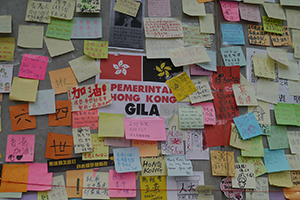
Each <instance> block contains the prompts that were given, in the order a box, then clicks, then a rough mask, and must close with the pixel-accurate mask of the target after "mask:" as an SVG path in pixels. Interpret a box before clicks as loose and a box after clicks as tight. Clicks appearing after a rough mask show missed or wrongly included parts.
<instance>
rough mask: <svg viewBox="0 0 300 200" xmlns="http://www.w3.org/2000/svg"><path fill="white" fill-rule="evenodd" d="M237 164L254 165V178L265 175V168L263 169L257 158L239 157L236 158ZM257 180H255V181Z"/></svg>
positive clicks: (260, 160) (260, 161) (259, 159)
mask: <svg viewBox="0 0 300 200" xmlns="http://www.w3.org/2000/svg"><path fill="white" fill-rule="evenodd" d="M237 160H238V162H239V163H251V164H254V173H255V177H258V176H261V175H263V174H265V173H267V168H266V167H265V165H264V163H263V161H262V159H261V158H259V157H256V158H255V157H244V156H239V157H237ZM256 180H257V179H256Z"/></svg>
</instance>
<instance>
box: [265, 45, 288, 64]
mask: <svg viewBox="0 0 300 200" xmlns="http://www.w3.org/2000/svg"><path fill="white" fill-rule="evenodd" d="M267 52H268V56H270V57H271V58H272V59H274V60H276V61H277V62H279V63H281V64H283V65H286V66H289V60H288V58H287V49H278V48H271V47H267Z"/></svg>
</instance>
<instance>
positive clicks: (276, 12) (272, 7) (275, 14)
mask: <svg viewBox="0 0 300 200" xmlns="http://www.w3.org/2000/svg"><path fill="white" fill-rule="evenodd" d="M263 6H264V9H265V11H266V13H267V15H268V17H270V18H274V19H283V20H286V17H285V14H284V12H283V9H282V6H281V5H280V4H278V3H264V4H263Z"/></svg>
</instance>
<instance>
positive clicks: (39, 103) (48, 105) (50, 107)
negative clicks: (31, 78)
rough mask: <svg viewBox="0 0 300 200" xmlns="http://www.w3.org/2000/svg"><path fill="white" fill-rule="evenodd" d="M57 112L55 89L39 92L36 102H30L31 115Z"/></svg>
mask: <svg viewBox="0 0 300 200" xmlns="http://www.w3.org/2000/svg"><path fill="white" fill-rule="evenodd" d="M55 112H56V109H55V94H54V90H53V89H49V90H39V91H38V92H37V96H36V100H35V102H29V115H45V114H52V113H55Z"/></svg>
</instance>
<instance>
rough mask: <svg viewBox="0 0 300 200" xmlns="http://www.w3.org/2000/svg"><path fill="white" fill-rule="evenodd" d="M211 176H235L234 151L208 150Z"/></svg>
mask: <svg viewBox="0 0 300 200" xmlns="http://www.w3.org/2000/svg"><path fill="white" fill-rule="evenodd" d="M210 158H211V170H212V175H213V176H235V166H234V153H233V152H230V151H210Z"/></svg>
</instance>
